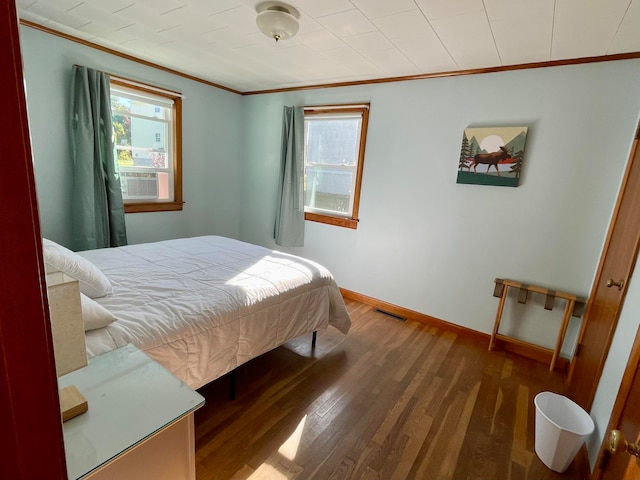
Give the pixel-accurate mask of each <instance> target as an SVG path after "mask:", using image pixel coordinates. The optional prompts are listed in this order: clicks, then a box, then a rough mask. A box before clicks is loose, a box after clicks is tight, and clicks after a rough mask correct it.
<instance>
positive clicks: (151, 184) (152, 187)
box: [120, 172, 158, 200]
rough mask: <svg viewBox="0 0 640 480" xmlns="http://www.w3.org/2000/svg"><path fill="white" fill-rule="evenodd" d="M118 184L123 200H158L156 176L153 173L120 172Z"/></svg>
mask: <svg viewBox="0 0 640 480" xmlns="http://www.w3.org/2000/svg"><path fill="white" fill-rule="evenodd" d="M120 183H121V185H122V198H123V199H125V200H155V199H157V198H158V174H157V173H155V172H120Z"/></svg>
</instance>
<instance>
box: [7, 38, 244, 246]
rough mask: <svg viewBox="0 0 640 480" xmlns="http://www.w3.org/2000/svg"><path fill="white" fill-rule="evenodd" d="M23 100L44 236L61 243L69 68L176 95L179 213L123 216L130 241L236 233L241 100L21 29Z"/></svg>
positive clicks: (67, 171) (66, 204) (66, 210)
mask: <svg viewBox="0 0 640 480" xmlns="http://www.w3.org/2000/svg"><path fill="white" fill-rule="evenodd" d="M20 41H21V47H22V55H23V62H24V70H25V78H26V86H27V103H28V108H29V121H30V128H31V139H32V148H33V157H34V165H35V174H36V185H37V187H36V188H37V191H38V200H39V209H40V219H41V220H40V221H41V226H42V233H43V235H44V236H46V237H48V238H51V239H52V240H56V241H58V242H60V243H62V244H67V245H68V244H69V240H70V237H69V232H70V228H69V224H70V202H71V196H70V194H71V178H72V174H71V165H70V163H71V162H70V155H69V139H68V128H67V118H68V113H67V112H68V104H69V84H70V78H71V68H72V66H73V64H80V65H85V66H88V67H92V68H97V69H100V70H104V71H107V72H109V73H113V74H117V75H121V76H123V77H126V78H131V79H136V80H140V81H144V82H147V83H151V84H153V85H157V86H160V87H165V88H168V89H171V90H175V91H179V92H182V93H183V94H184V100H183V145H182V152H183V157H182V158H183V190H184V201H185V202H186V203H185V205H184V210H183V211H181V212H162V213H135V214H127V216H126V222H127V230H128V235H129V242H130V243H140V242H146V241H155V240H162V239H166V238H176V237H187V236H194V235H201V234H219V235H226V236H231V237H238V235H239V232H240V207H239V205H240V201H241V192H240V189H239V188H238V185H239V182H240V178H239V174H240V160H241V153H240V152H241V148H242V144H243V140H242V138H243V135H242V125H241V120H242V100H243V99H242V97H241V96H240V95H236V94H233V93H229V92H226V91H224V90H220V89H216V88H212V87H210V86H207V85H204V84H202V83H199V82H194V81H191V80H187V79H185V78H183V77H179V76H176V75H171V74H169V73H165V72H162V71H160V70H157V69H153V68H150V67H146V66H144V65H140V64H138V63H135V62H131V61H128V60H125V59H122V58H120V57H116V56H113V55H109V54H107V53H104V52H101V51H98V50H95V49H92V48H88V47H85V46H83V45H80V44H78V43H74V42H70V41H67V40H64V39H62V38H58V37H55V36H52V35H48V34H45V33H42V32H39V31H37V30H34V29H31V28H28V27H22V28H21V30H20Z"/></svg>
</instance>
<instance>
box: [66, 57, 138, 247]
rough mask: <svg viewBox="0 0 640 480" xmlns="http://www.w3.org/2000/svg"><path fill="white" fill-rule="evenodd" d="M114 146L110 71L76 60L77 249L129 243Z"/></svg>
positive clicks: (74, 201)
mask: <svg viewBox="0 0 640 480" xmlns="http://www.w3.org/2000/svg"><path fill="white" fill-rule="evenodd" d="M113 148H114V147H113V134H112V128H111V90H110V87H109V76H108V75H107V74H106V73H104V72H100V71H97V70H93V69H90V68H86V67H81V66H77V65H76V66H74V67H73V73H72V79H71V159H72V161H73V193H72V213H71V216H72V230H73V236H72V238H73V249H74V250H92V249H95V248H104V247H118V246H121V245H126V244H127V231H126V226H125V220H124V205H123V201H122V190H121V188H120V176H119V174H118V170H117V167H116V164H115V162H114V158H113Z"/></svg>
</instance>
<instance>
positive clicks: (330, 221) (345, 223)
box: [304, 212, 359, 230]
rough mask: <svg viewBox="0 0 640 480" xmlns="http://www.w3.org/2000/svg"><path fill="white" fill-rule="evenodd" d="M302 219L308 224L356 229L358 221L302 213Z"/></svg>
mask: <svg viewBox="0 0 640 480" xmlns="http://www.w3.org/2000/svg"><path fill="white" fill-rule="evenodd" d="M304 219H305V220H308V221H310V222H318V223H325V224H327V225H334V226H336V227H345V228H352V229H353V230H356V229H357V228H358V222H359V220H358V219H355V218H345V217H332V216H331V215H321V214H319V213H311V212H304Z"/></svg>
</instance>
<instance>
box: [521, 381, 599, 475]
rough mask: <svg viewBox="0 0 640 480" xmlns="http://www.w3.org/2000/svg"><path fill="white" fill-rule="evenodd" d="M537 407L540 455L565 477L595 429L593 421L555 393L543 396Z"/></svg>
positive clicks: (536, 401)
mask: <svg viewBox="0 0 640 480" xmlns="http://www.w3.org/2000/svg"><path fill="white" fill-rule="evenodd" d="M533 403H534V404H535V406H536V429H535V447H536V454H537V455H538V457H539V458H540V460H542V463H544V464H545V465H546V466H547V467H549V468H550V469H551V470H553V471H554V472H559V473H562V472H564V471H565V470H566V469H567V468H569V465H571V462H572V461H573V459H574V458H575V456H576V455H577V453H578V451H579V450H580V447H582V444H583V443H584V441H585V440H586V438H587V437H588V436H589V435H591V433H592V432H593V429H594V424H593V420H592V419H591V417H590V416H589V414H588V413H587V412H585V411H584V410H583V409H582V408H581V407H580V406H579V405H578V404H576V403H574V402H573V401H571V400H570V399H568V398H567V397H563V396H562V395H558V394H557V393H552V392H541V393H539V394H538V395H536V397H535V399H534V400H533Z"/></svg>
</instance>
